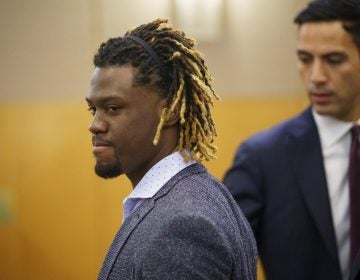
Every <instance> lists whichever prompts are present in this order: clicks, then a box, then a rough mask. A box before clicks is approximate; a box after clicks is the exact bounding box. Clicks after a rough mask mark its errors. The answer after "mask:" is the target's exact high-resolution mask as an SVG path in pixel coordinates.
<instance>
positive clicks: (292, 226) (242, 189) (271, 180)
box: [224, 108, 342, 280]
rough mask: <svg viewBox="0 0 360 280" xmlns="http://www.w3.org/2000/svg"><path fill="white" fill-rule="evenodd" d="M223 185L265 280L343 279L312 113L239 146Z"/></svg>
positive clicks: (309, 109)
mask: <svg viewBox="0 0 360 280" xmlns="http://www.w3.org/2000/svg"><path fill="white" fill-rule="evenodd" d="M224 183H225V185H227V186H228V187H229V189H230V192H231V193H232V195H233V196H234V198H235V200H236V201H237V203H238V205H239V206H240V208H241V209H242V210H243V212H244V214H245V216H246V217H247V218H248V220H249V222H250V224H251V226H252V228H253V230H254V233H255V237H256V240H257V244H258V250H259V255H260V258H261V260H262V262H263V265H264V269H265V274H266V277H267V280H283V279H284V280H285V279H286V280H289V279H291V280H297V279H298V280H312V279H313V280H332V279H333V280H339V279H342V276H341V270H340V263H339V259H338V252H337V245H336V238H335V231H334V226H333V222H332V214H331V206H330V201H329V194H328V190H327V184H326V176H325V169H324V164H323V158H322V151H321V144H320V139H319V135H318V131H317V127H316V124H315V121H314V119H313V115H312V113H311V108H308V109H307V110H306V111H305V112H303V113H301V114H300V115H298V116H297V117H295V118H293V119H291V120H288V121H286V122H284V123H281V124H280V125H277V126H275V127H274V128H272V129H270V130H268V131H264V132H260V133H258V134H256V135H255V136H253V137H252V138H250V139H248V140H247V141H245V142H244V143H243V144H242V145H240V147H239V149H238V150H237V152H236V156H235V160H234V162H233V165H232V167H231V168H230V169H229V170H228V171H227V173H226V174H225V178H224Z"/></svg>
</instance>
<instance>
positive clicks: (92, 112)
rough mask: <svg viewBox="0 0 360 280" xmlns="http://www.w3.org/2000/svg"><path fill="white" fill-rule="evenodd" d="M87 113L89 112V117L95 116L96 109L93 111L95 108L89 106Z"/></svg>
mask: <svg viewBox="0 0 360 280" xmlns="http://www.w3.org/2000/svg"><path fill="white" fill-rule="evenodd" d="M88 111H89V112H90V114H91V115H93V116H94V115H95V113H96V109H95V107H94V106H89V108H88Z"/></svg>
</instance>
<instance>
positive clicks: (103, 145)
mask: <svg viewBox="0 0 360 280" xmlns="http://www.w3.org/2000/svg"><path fill="white" fill-rule="evenodd" d="M92 144H93V154H95V155H98V154H99V153H101V152H104V151H106V150H108V149H109V148H112V144H111V142H109V141H105V140H103V139H98V138H95V137H93V139H92Z"/></svg>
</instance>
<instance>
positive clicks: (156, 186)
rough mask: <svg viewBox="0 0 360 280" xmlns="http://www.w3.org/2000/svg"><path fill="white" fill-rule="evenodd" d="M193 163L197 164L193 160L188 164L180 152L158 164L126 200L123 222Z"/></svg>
mask: <svg viewBox="0 0 360 280" xmlns="http://www.w3.org/2000/svg"><path fill="white" fill-rule="evenodd" d="M193 163H195V161H193V160H191V159H190V160H189V161H188V162H185V161H184V159H183V157H182V155H181V154H180V152H178V151H177V152H174V153H173V154H171V155H169V156H167V157H165V158H163V159H162V160H161V161H159V162H158V163H156V164H155V165H154V166H153V167H152V168H151V169H150V170H149V171H148V172H147V173H146V174H145V175H144V177H143V178H142V179H141V180H140V182H139V183H138V184H137V185H136V186H135V188H134V189H133V191H132V192H131V193H130V194H129V195H128V196H127V197H126V198H125V199H124V201H123V208H124V218H123V220H125V219H126V218H127V217H128V216H129V215H130V214H131V213H132V212H133V211H134V210H135V209H136V208H137V207H138V206H139V205H140V204H141V203H142V202H143V201H144V200H145V199H148V198H151V197H153V196H154V195H155V194H156V193H157V192H158V191H159V190H160V189H161V188H162V187H163V186H164V185H165V184H166V183H167V182H168V181H169V180H170V179H171V178H172V177H174V176H175V175H176V174H177V173H179V172H180V171H181V170H183V169H184V168H186V167H188V166H189V165H191V164H193Z"/></svg>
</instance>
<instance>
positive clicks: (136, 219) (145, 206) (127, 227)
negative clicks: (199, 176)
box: [98, 164, 206, 280]
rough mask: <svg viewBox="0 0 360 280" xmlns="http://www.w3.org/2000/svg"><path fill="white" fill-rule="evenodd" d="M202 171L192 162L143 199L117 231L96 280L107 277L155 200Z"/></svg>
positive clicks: (200, 167) (204, 170) (203, 170)
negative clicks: (184, 179)
mask: <svg viewBox="0 0 360 280" xmlns="http://www.w3.org/2000/svg"><path fill="white" fill-rule="evenodd" d="M203 172H206V169H205V167H204V166H202V165H200V164H192V165H190V166H188V167H187V168H185V169H183V170H182V171H181V172H179V173H178V174H176V175H175V176H174V177H173V178H171V179H170V180H169V182H167V183H166V184H165V185H164V186H163V187H162V188H161V189H160V190H159V192H158V193H157V194H155V196H154V197H153V198H151V199H147V200H145V201H144V202H143V203H142V204H141V205H140V206H139V207H138V208H136V210H135V211H134V212H133V213H132V214H131V215H130V216H129V217H128V218H127V219H126V220H125V221H124V223H123V224H122V226H121V227H120V229H119V231H118V232H117V234H116V236H115V238H114V240H113V242H112V244H111V246H110V248H109V251H108V253H107V255H106V258H105V260H104V263H103V266H102V268H101V270H100V273H99V277H98V280H106V279H108V277H109V275H110V272H111V269H112V267H113V265H114V263H115V260H116V257H117V255H118V254H119V252H120V250H121V249H122V247H123V246H124V244H125V242H126V240H127V239H128V238H129V236H130V235H131V233H132V232H133V231H134V229H135V228H136V227H137V226H138V224H139V223H140V222H141V220H142V219H143V218H144V217H145V216H146V215H147V214H148V213H149V212H150V211H151V210H152V209H153V208H154V205H155V202H156V200H157V199H159V198H160V197H163V196H165V195H166V194H167V193H168V192H169V191H170V190H171V189H172V188H173V187H174V186H175V185H176V183H177V182H178V181H180V180H181V179H182V178H184V177H186V176H189V175H192V174H195V173H203Z"/></svg>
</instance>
